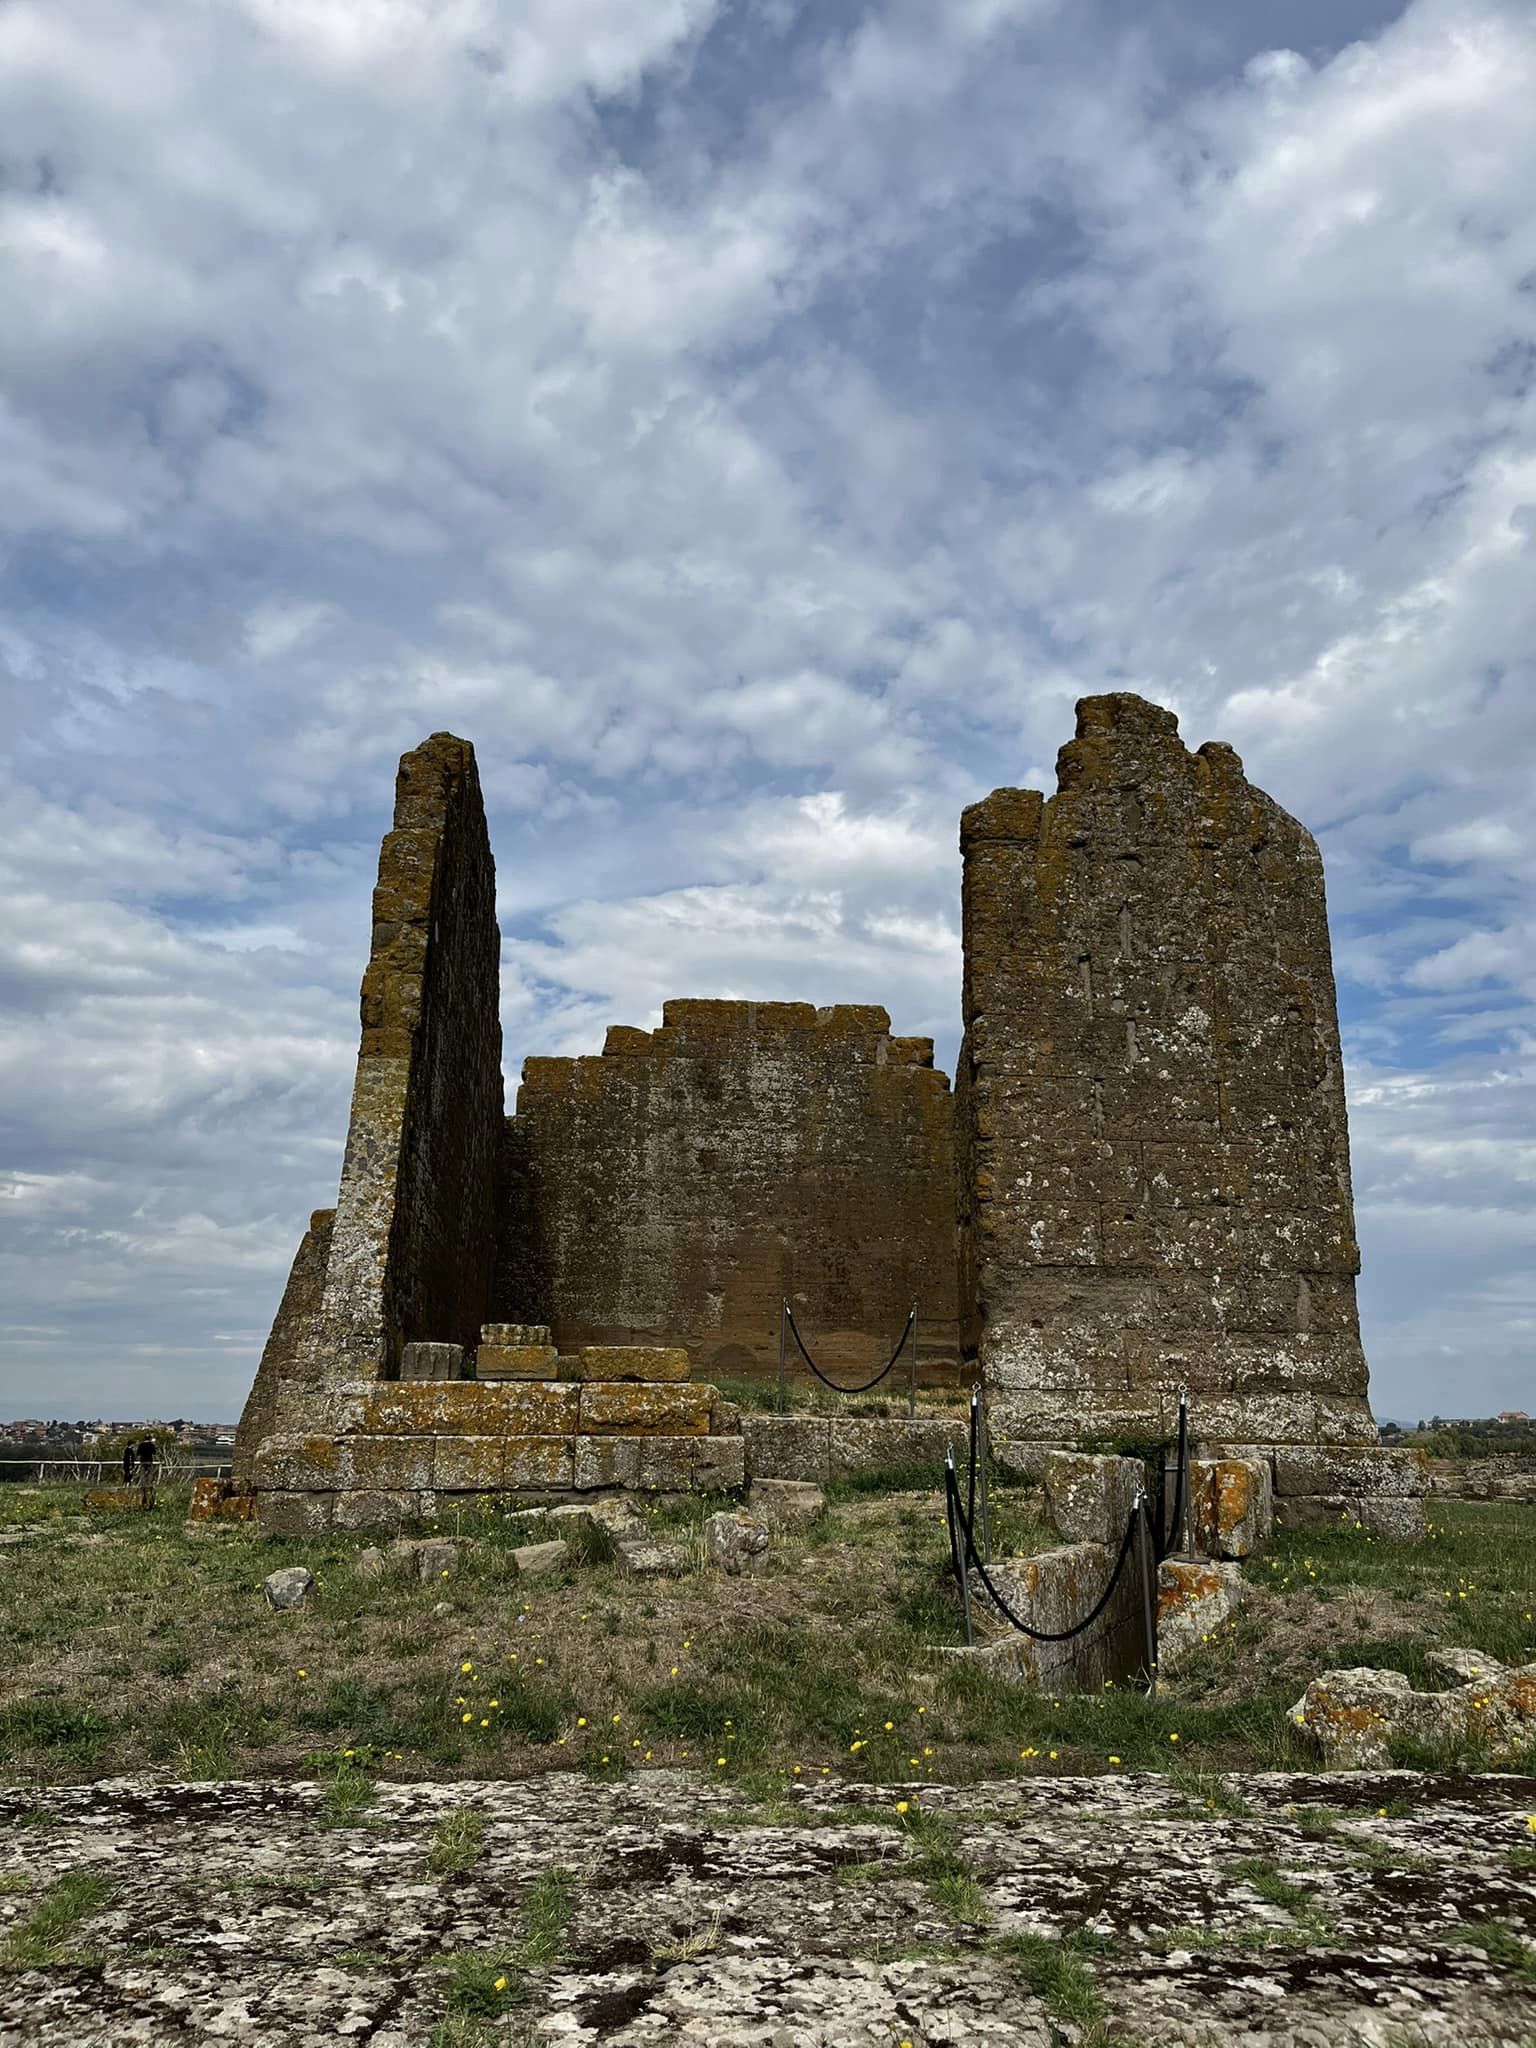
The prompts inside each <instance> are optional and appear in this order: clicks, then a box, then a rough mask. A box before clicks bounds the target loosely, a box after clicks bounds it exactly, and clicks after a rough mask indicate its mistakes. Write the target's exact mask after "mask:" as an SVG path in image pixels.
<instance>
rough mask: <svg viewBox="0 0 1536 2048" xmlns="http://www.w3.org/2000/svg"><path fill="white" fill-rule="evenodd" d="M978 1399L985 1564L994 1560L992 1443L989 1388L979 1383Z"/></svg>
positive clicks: (978, 1436) (978, 1456) (977, 1440)
mask: <svg viewBox="0 0 1536 2048" xmlns="http://www.w3.org/2000/svg"><path fill="white" fill-rule="evenodd" d="M975 1400H976V1418H977V1428H976V1463H977V1467H978V1472H977V1478H978V1480H979V1482H980V1486H981V1558H982V1562H983V1564H990V1563H991V1562H992V1498H991V1493H992V1445H991V1442H990V1439H989V1437H988V1434H987V1431H988V1427H989V1424H988V1419H987V1390H986V1388H985V1387H984V1386H980V1385H978V1386H977V1388H976V1394H975Z"/></svg>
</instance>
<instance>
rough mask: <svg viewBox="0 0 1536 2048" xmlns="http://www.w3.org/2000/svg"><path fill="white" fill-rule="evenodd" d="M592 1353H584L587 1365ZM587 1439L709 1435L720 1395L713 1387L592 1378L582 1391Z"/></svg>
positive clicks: (582, 1425) (582, 1423) (582, 1417)
mask: <svg viewBox="0 0 1536 2048" xmlns="http://www.w3.org/2000/svg"><path fill="white" fill-rule="evenodd" d="M591 1355H592V1354H590V1353H587V1352H584V1353H583V1354H582V1357H583V1362H584V1363H585V1361H586V1359H587V1358H588V1357H590V1356H591ZM580 1397H581V1406H580V1421H579V1422H578V1423H577V1424H576V1425H575V1427H577V1428H579V1430H580V1432H581V1434H582V1435H583V1436H609V1435H616V1434H623V1435H626V1436H707V1435H708V1434H709V1429H710V1425H711V1423H712V1421H713V1419H714V1411H715V1405H716V1403H717V1402H718V1400H719V1398H720V1397H719V1395H718V1394H717V1393H716V1391H715V1389H714V1388H713V1387H695V1386H636V1385H634V1384H627V1383H626V1384H616V1383H614V1382H611V1381H609V1382H597V1383H594V1382H593V1381H591V1380H590V1379H588V1380H587V1381H586V1382H585V1383H584V1384H583V1385H582V1387H581V1389H580Z"/></svg>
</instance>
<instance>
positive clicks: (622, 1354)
mask: <svg viewBox="0 0 1536 2048" xmlns="http://www.w3.org/2000/svg"><path fill="white" fill-rule="evenodd" d="M690 1370H691V1368H690V1366H689V1362H688V1353H687V1352H686V1351H684V1350H683V1349H682V1347H681V1346H680V1345H676V1344H588V1345H586V1346H585V1347H584V1348H583V1350H582V1353H581V1376H582V1378H583V1379H584V1380H685V1379H687V1378H688V1375H689V1372H690Z"/></svg>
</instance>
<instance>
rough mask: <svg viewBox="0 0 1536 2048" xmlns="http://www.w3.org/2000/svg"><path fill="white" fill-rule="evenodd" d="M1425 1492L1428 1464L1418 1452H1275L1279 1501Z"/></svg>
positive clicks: (1283, 1448) (1281, 1448)
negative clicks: (1302, 1496) (1312, 1496)
mask: <svg viewBox="0 0 1536 2048" xmlns="http://www.w3.org/2000/svg"><path fill="white" fill-rule="evenodd" d="M1428 1489H1429V1464H1428V1460H1427V1459H1426V1458H1425V1457H1424V1456H1423V1454H1422V1453H1421V1452H1419V1451H1411V1450H1409V1451H1390V1450H1387V1449H1385V1448H1383V1447H1380V1446H1374V1445H1359V1446H1350V1447H1349V1448H1339V1449H1333V1448H1332V1447H1326V1448H1325V1447H1321V1446H1311V1445H1308V1446H1301V1445H1286V1444H1277V1445H1276V1447H1275V1492H1276V1493H1277V1494H1278V1495H1280V1496H1282V1497H1284V1496H1286V1495H1289V1494H1297V1493H1301V1494H1308V1493H1310V1494H1329V1493H1339V1494H1349V1495H1357V1494H1367V1493H1387V1494H1395V1495H1397V1496H1398V1497H1400V1498H1401V1497H1403V1496H1410V1495H1414V1494H1422V1493H1425V1492H1427V1491H1428Z"/></svg>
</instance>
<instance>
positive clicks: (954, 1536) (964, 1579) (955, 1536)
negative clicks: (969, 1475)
mask: <svg viewBox="0 0 1536 2048" xmlns="http://www.w3.org/2000/svg"><path fill="white" fill-rule="evenodd" d="M944 1471H945V1475H946V1477H945V1484H944V1508H945V1513H946V1514H947V1515H948V1517H949V1553H950V1556H951V1557H952V1558H953V1559H954V1560H955V1562H956V1576H957V1577H958V1578H959V1580H960V1604H961V1606H962V1607H963V1608H964V1609H965V1641H966V1647H967V1648H968V1649H974V1648H975V1647H976V1631H975V1628H974V1627H973V1626H972V1623H971V1561H970V1559H969V1557H968V1556H967V1555H966V1543H965V1531H964V1529H963V1528H960V1529H957V1528H956V1527H955V1520H956V1500H957V1496H958V1494H959V1490H960V1482H959V1480H958V1479H957V1478H956V1476H955V1447H954V1445H953V1444H950V1445H949V1446H948V1448H947V1449H946V1450H945V1452H944Z"/></svg>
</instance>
